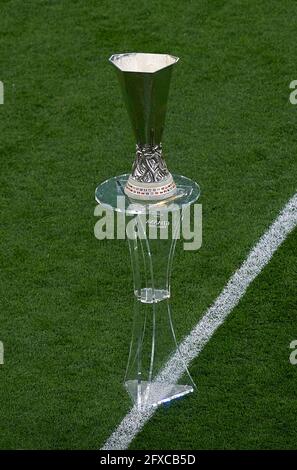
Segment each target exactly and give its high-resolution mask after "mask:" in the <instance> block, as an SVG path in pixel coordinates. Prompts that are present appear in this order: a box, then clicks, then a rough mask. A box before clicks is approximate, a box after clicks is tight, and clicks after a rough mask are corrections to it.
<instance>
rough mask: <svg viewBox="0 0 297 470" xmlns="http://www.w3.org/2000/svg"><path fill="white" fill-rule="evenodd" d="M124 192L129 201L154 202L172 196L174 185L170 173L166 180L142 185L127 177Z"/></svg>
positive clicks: (174, 189)
mask: <svg viewBox="0 0 297 470" xmlns="http://www.w3.org/2000/svg"><path fill="white" fill-rule="evenodd" d="M124 191H125V194H126V195H127V196H128V197H129V198H131V199H141V200H145V201H156V200H161V199H167V198H169V197H171V196H174V194H175V193H176V184H175V182H174V181H173V178H172V175H171V174H170V173H169V175H168V176H167V178H165V179H164V180H162V181H159V182H158V183H142V182H140V181H137V180H136V179H134V178H132V176H129V179H128V181H127V184H126V186H125V189H124Z"/></svg>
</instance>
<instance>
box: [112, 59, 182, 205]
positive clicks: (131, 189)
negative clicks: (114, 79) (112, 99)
mask: <svg viewBox="0 0 297 470" xmlns="http://www.w3.org/2000/svg"><path fill="white" fill-rule="evenodd" d="M109 60H110V62H111V63H112V64H113V65H115V67H116V69H117V72H118V77H119V80H120V83H121V88H122V92H123V96H124V99H125V103H126V107H127V110H128V113H129V116H130V120H131V123H132V127H133V131H134V134H135V137H136V156H135V161H134V163H133V167H132V173H131V175H130V176H129V179H128V181H127V184H126V186H125V193H126V195H127V196H128V197H129V198H132V199H141V200H158V199H166V198H168V197H171V196H173V195H174V194H175V193H176V185H175V182H174V180H173V178H172V175H171V173H170V172H169V171H168V168H167V165H166V163H165V160H164V157H163V154H162V144H161V140H162V134H163V130H164V122H165V115H166V106H167V98H168V92H169V85H170V78H171V72H172V67H173V65H174V64H176V62H177V61H178V60H179V59H178V57H174V56H172V55H168V54H145V53H127V54H114V55H112V56H111V57H110V59H109Z"/></svg>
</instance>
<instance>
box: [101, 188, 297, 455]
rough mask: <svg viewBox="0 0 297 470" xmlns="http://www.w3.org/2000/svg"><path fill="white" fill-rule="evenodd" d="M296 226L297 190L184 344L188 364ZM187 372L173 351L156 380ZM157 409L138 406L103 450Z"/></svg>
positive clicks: (119, 443)
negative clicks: (142, 409) (141, 409)
mask: <svg viewBox="0 0 297 470" xmlns="http://www.w3.org/2000/svg"><path fill="white" fill-rule="evenodd" d="M296 226H297V193H295V194H294V196H293V197H292V198H291V199H290V200H289V202H288V203H287V204H286V206H285V207H284V208H283V210H282V211H281V212H280V214H279V215H278V217H277V218H276V220H275V221H274V222H273V223H272V224H271V225H270V227H269V228H268V230H267V231H266V232H265V233H264V235H262V237H261V238H260V240H259V241H258V242H257V244H256V245H255V246H254V248H252V250H251V251H250V253H249V255H248V257H247V258H246V260H245V261H244V263H243V264H242V265H241V267H240V268H239V269H238V270H237V271H235V273H234V274H233V275H232V276H231V278H230V279H229V281H228V283H227V284H226V286H225V287H224V289H223V291H222V292H221V293H220V295H219V296H218V297H217V299H216V300H215V302H214V303H213V304H212V305H211V307H210V308H209V309H208V310H207V311H206V313H205V314H204V316H203V317H202V318H201V320H199V322H198V323H197V325H196V326H195V327H194V328H193V329H192V331H191V332H190V333H189V335H187V336H186V337H185V338H184V340H183V341H182V343H181V344H180V346H179V348H180V352H181V354H182V356H183V359H184V360H185V363H186V365H188V364H189V363H190V362H191V361H192V360H193V359H194V358H195V357H197V356H198V355H199V353H200V352H201V351H202V349H203V347H204V346H205V345H206V344H207V343H208V341H209V340H210V338H211V337H212V335H213V334H214V333H215V331H216V330H217V328H218V327H219V326H220V325H222V323H224V321H225V319H226V318H227V316H228V315H229V313H230V312H231V311H232V310H233V309H234V307H236V305H237V304H238V303H239V301H240V299H241V298H242V297H243V295H244V294H245V292H246V290H247V288H248V286H249V285H250V284H251V282H252V281H253V280H254V279H255V278H256V277H257V276H258V274H260V272H261V271H262V269H263V268H264V267H265V266H266V264H267V263H269V261H270V260H271V258H272V256H273V254H274V253H275V252H276V250H277V249H278V248H279V247H280V245H281V244H282V243H283V241H284V240H285V239H286V238H287V236H288V235H289V233H290V232H291V231H292V230H293V229H294V228H295V227H296ZM184 372H185V364H181V362H180V361H179V360H178V356H177V355H173V356H172V358H170V359H169V360H168V362H167V363H166V364H165V367H164V368H163V370H162V371H161V372H160V374H159V376H158V378H157V379H156V380H158V379H161V380H167V381H169V382H170V383H174V382H177V381H178V380H179V378H180V377H181V376H182V374H183V373H184ZM156 409H157V408H150V409H148V410H146V411H139V410H138V409H137V407H136V406H134V407H133V408H132V409H131V410H130V411H129V413H128V414H127V415H126V416H125V417H124V418H123V420H122V422H121V423H120V424H119V426H118V427H117V428H116V429H115V431H114V432H113V433H112V434H111V436H110V437H109V438H108V439H107V441H106V442H105V444H104V446H103V447H102V450H103V449H104V450H123V449H127V448H128V446H129V444H130V443H131V441H132V440H133V439H134V437H135V436H136V435H137V434H138V433H139V431H140V430H141V429H142V427H143V426H144V424H145V423H146V422H147V421H148V420H149V419H150V418H151V417H152V415H153V414H154V412H155V411H156Z"/></svg>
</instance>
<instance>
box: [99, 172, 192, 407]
mask: <svg viewBox="0 0 297 470" xmlns="http://www.w3.org/2000/svg"><path fill="white" fill-rule="evenodd" d="M128 177H129V175H121V176H117V177H114V178H111V179H109V180H107V181H105V182H104V183H102V184H101V185H99V186H98V188H97V189H96V194H95V197H96V201H97V202H98V203H99V204H100V205H101V206H102V207H103V208H104V209H106V210H107V211H114V212H116V213H118V216H119V218H118V219H117V224H119V223H121V222H122V223H125V231H126V234H127V239H128V244H129V250H130V256H131V263H132V269H133V281H134V293H133V294H134V295H133V297H134V323H133V329H132V339H131V343H130V353H129V359H128V364H127V370H126V375H125V380H124V385H125V388H126V390H127V392H128V393H129V395H130V396H131V398H132V401H133V402H134V403H135V404H136V405H137V407H138V408H139V409H140V410H144V409H146V408H149V407H152V406H157V405H159V404H161V403H166V402H169V401H171V400H173V399H176V398H179V397H182V396H184V395H187V394H189V393H191V392H193V391H194V389H195V387H196V386H195V384H194V382H193V379H192V377H191V375H190V373H189V371H188V369H187V366H186V364H185V362H184V360H183V357H182V355H181V353H180V351H179V347H178V344H177V341H176V337H175V332H174V328H173V322H172V313H171V304H170V297H171V292H170V276H171V269H172V262H173V256H174V251H175V245H176V241H177V239H178V238H179V235H180V232H181V223H182V221H183V217H184V209H185V208H189V207H190V205H191V204H193V203H194V202H195V201H196V200H197V199H198V197H199V194H200V191H199V187H198V185H197V184H196V183H195V182H194V181H192V180H190V179H188V178H185V177H183V176H180V175H173V178H174V181H175V183H176V186H177V192H176V194H175V195H174V196H173V197H170V198H168V199H167V200H162V201H156V202H155V201H154V202H152V201H149V202H148V201H147V202H146V201H139V200H137V201H136V200H132V199H129V198H128V197H127V196H126V195H125V193H124V188H125V184H126V182H127V179H128ZM121 217H122V219H121ZM118 228H119V227H118V226H117V230H118ZM117 233H118V232H117ZM177 294H178V293H177ZM180 295H183V292H182V291H181V292H180Z"/></svg>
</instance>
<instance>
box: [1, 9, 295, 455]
mask: <svg viewBox="0 0 297 470" xmlns="http://www.w3.org/2000/svg"><path fill="white" fill-rule="evenodd" d="M296 13H297V11H296V3H295V2H294V1H292V0H283V1H282V2H279V1H276V0H273V1H268V0H263V1H261V2H259V1H256V0H250V1H249V2H247V1H244V0H242V1H238V0H230V1H226V0H224V1H221V0H209V1H207V0H203V1H202V0H199V1H198V0H197V1H194V0H192V1H191V0H188V1H177V0H165V1H161V2H160V1H156V0H153V1H151V2H147V1H143V0H137V1H136V0H128V1H127V2H120V1H118V0H116V1H113V2H110V1H107V0H101V1H95V0H89V1H88V2H86V1H83V0H71V1H70V0H64V1H57V0H51V1H49V0H48V1H46V0H27V1H22V0H2V1H1V5H0V80H1V81H3V83H4V91H5V96H4V98H5V100H4V104H3V105H0V159H1V160H0V161H1V171H0V178H1V186H0V188H1V199H0V209H1V211H0V214H1V221H0V240H1V250H0V266H1V277H0V281H1V283H0V286H1V293H0V308H1V310H0V340H1V341H2V342H3V343H4V347H5V363H4V365H1V366H0V422H1V432H0V448H1V449H34V448H35V449H57V448H62V449H63V448H64V449H65V448H66V449H69V448H70V449H75V448H81V449H88V448H99V447H100V446H102V445H103V443H104V441H105V440H106V439H107V438H108V436H109V435H110V433H111V432H112V431H113V430H114V428H115V427H116V426H117V425H118V424H119V422H120V421H121V419H122V417H123V416H124V415H125V414H126V413H127V411H128V410H129V408H130V405H131V404H130V400H129V397H128V395H127V394H126V392H125V390H124V389H123V387H122V380H123V372H124V370H125V366H126V361H127V354H128V343H129V338H130V331H131V323H132V318H131V312H132V304H131V303H132V296H131V292H132V276H131V270H130V266H129V263H130V261H129V253H128V248H127V246H126V243H125V242H124V241H110V240H107V241H101V242H100V241H98V240H96V239H95V237H94V234H93V228H94V224H95V222H96V219H95V218H94V216H93V211H94V207H95V202H94V189H95V187H96V184H98V183H99V182H101V181H103V180H105V179H106V178H108V177H110V176H112V175H116V174H121V173H125V172H128V171H129V170H130V167H131V164H132V160H133V152H134V140H133V137H132V133H131V129H130V124H129V122H128V118H127V115H126V110H125V108H124V104H123V102H122V98H121V96H120V89H119V85H118V82H117V79H116V75H115V71H114V69H113V68H112V66H110V65H109V64H108V57H109V56H110V55H111V54H112V53H116V52H127V51H142V52H160V53H162V52H165V53H171V54H174V55H177V56H179V57H180V58H181V60H180V62H179V63H178V65H177V66H176V68H175V70H174V73H173V79H172V84H171V90H170V97H169V105H168V114H167V121H166V130H165V135H164V142H163V143H164V149H165V152H166V156H167V157H168V165H169V168H170V170H171V171H172V172H174V173H180V174H184V175H186V176H189V177H191V178H193V179H195V180H197V181H198V182H199V184H200V186H201V188H202V196H201V198H200V202H201V203H202V205H203V245H202V248H201V249H200V250H199V251H197V252H184V251H182V249H181V247H180V246H179V247H178V248H177V252H176V256H175V261H174V269H173V279H172V291H173V311H174V320H175V323H176V329H177V333H178V338H179V339H180V338H182V337H183V336H184V335H185V334H187V332H189V330H190V328H191V327H192V326H194V325H195V324H196V322H197V321H198V320H199V318H200V317H201V315H202V314H203V312H204V311H205V310H206V308H207V307H208V306H209V305H210V304H211V303H212V301H213V300H214V299H215V298H216V296H217V295H218V294H219V293H220V291H221V289H222V288H223V287H224V285H225V283H226V282H227V280H228V278H229V277H230V275H231V274H232V273H233V272H234V270H235V269H236V268H237V267H239V265H240V263H241V262H242V261H243V260H244V259H245V257H246V255H247V253H248V251H249V249H250V248H251V247H252V246H253V245H254V243H255V242H256V241H257V240H258V239H259V237H260V236H261V234H262V233H263V232H264V231H265V229H266V228H267V227H268V225H269V224H270V222H271V221H272V220H273V219H274V218H275V217H276V215H277V214H278V212H279V210H280V209H281V208H282V207H283V206H284V204H285V203H286V201H287V200H288V199H289V197H290V196H292V195H293V194H294V192H295V190H296V177H297V158H296V155H297V133H296V119H297V106H294V105H292V104H291V103H290V102H289V93H290V89H289V84H290V82H291V81H292V80H295V79H297V67H296V57H297V45H296V28H297V15H296ZM296 242H297V236H296V232H293V233H292V234H291V235H290V236H289V238H288V239H287V240H286V242H285V243H284V245H283V246H282V247H281V248H280V249H279V251H278V252H277V253H276V255H275V256H274V257H273V259H272V261H271V263H270V264H269V265H267V266H266V268H265V269H264V270H263V272H262V273H261V275H260V276H259V277H258V278H257V279H256V280H255V282H254V283H253V284H252V285H251V286H250V288H249V289H248V292H247V294H246V295H245V297H244V298H243V299H242V301H241V302H240V304H239V305H238V306H237V308H235V309H234V311H233V312H232V313H231V315H230V316H229V317H228V319H227V320H226V322H225V323H224V325H223V326H222V327H221V328H220V329H219V330H218V331H217V332H216V333H215V335H214V337H213V338H212V339H211V340H210V342H209V343H208V345H207V346H206V348H205V350H204V351H203V352H202V353H201V354H200V356H199V357H198V358H197V359H196V360H195V361H194V362H193V363H192V365H191V373H192V375H193V377H194V379H195V381H196V383H197V385H198V391H197V393H195V394H193V395H192V396H191V397H188V398H185V399H184V400H179V401H177V402H176V403H173V404H172V405H170V406H167V407H161V408H160V409H159V410H158V411H157V412H156V414H155V415H154V417H153V418H152V420H151V421H149V422H148V423H147V424H146V426H145V427H144V429H143V431H142V432H141V433H140V434H139V435H138V436H137V437H136V439H135V440H134V441H133V443H132V444H131V448H135V449H136V448H138V449H271V448H282V449H287V448H296V447H297V444H296V443H297V430H296V413H297V399H296V383H297V366H292V365H291V364H290V363H289V354H290V350H289V344H290V342H291V341H292V340H294V339H297V322H296V280H297V272H296V261H297V252H296ZM180 286H182V295H179V294H180V288H181V287H180Z"/></svg>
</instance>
